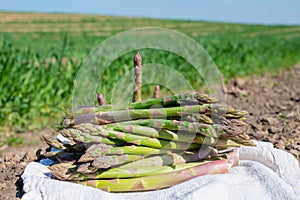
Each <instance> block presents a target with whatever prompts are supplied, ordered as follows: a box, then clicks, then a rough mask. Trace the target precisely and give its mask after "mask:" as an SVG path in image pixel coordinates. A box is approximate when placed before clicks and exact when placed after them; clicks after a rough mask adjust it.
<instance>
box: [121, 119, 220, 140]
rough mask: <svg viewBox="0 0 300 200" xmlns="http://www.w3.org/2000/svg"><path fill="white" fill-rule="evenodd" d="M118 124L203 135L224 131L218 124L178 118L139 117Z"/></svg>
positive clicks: (216, 135)
mask: <svg viewBox="0 0 300 200" xmlns="http://www.w3.org/2000/svg"><path fill="white" fill-rule="evenodd" d="M119 124H132V125H140V126H148V127H153V128H157V129H168V130H173V131H178V130H179V131H185V132H188V133H199V134H201V135H203V136H208V137H218V136H219V133H220V132H222V131H224V130H225V129H223V127H222V126H221V125H219V124H214V125H209V124H201V123H196V122H186V121H178V120H166V119H141V120H134V121H129V122H120V123H119Z"/></svg>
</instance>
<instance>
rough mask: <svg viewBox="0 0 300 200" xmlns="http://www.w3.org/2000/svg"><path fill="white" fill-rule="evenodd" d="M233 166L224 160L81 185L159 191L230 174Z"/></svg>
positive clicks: (130, 190)
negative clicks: (198, 178)
mask: <svg viewBox="0 0 300 200" xmlns="http://www.w3.org/2000/svg"><path fill="white" fill-rule="evenodd" d="M231 166H232V163H230V162H229V161H228V160H225V159H224V160H216V161H212V162H209V163H204V164H203V163H201V164H199V165H197V166H194V167H190V168H186V169H182V170H179V171H175V172H169V173H164V174H157V175H150V176H144V177H138V178H128V179H108V180H87V181H82V182H80V183H81V184H83V185H87V186H92V187H95V188H99V189H102V190H105V191H108V192H132V191H147V190H158V189H161V188H166V187H170V186H173V185H176V184H179V183H182V182H184V181H187V180H190V179H192V178H194V177H197V176H202V175H206V174H220V173H228V172H229V169H230V168H231Z"/></svg>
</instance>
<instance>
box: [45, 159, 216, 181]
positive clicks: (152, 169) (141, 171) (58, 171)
mask: <svg viewBox="0 0 300 200" xmlns="http://www.w3.org/2000/svg"><path fill="white" fill-rule="evenodd" d="M209 162H212V161H210V160H205V161H201V162H193V163H185V164H178V165H174V166H143V167H126V168H121V167H119V168H111V169H108V170H98V171H96V172H93V173H80V172H78V171H77V170H76V166H75V165H72V164H71V163H59V164H55V165H52V166H51V167H50V170H51V173H52V175H54V176H55V177H56V178H58V179H60V180H71V181H81V180H93V179H96V180H97V179H109V178H134V177H141V176H150V175H154V174H165V173H170V172H176V171H179V170H183V169H187V168H191V167H195V166H199V165H201V164H206V163H209Z"/></svg>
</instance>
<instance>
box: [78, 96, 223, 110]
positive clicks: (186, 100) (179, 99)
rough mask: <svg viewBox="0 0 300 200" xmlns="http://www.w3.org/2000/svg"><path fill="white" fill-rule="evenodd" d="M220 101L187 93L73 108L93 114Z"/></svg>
mask: <svg viewBox="0 0 300 200" xmlns="http://www.w3.org/2000/svg"><path fill="white" fill-rule="evenodd" d="M217 102H218V101H217V100H216V99H215V98H213V97H211V96H209V95H207V94H202V93H186V94H179V95H174V96H168V97H162V98H151V99H147V100H144V101H140V102H133V103H131V104H129V105H128V106H117V105H104V106H98V107H93V106H86V107H79V108H76V109H74V110H73V112H74V113H76V114H79V115H80V114H91V113H95V112H100V111H101V112H104V111H112V110H114V111H117V110H130V109H149V108H151V107H153V106H154V105H160V106H162V107H174V106H182V105H198V104H212V103H217Z"/></svg>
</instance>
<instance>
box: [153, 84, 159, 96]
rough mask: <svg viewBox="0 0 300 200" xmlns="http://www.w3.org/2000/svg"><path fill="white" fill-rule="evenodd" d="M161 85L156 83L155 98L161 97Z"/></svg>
mask: <svg viewBox="0 0 300 200" xmlns="http://www.w3.org/2000/svg"><path fill="white" fill-rule="evenodd" d="M159 92H160V86H159V85H156V86H155V88H154V93H153V98H159Z"/></svg>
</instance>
